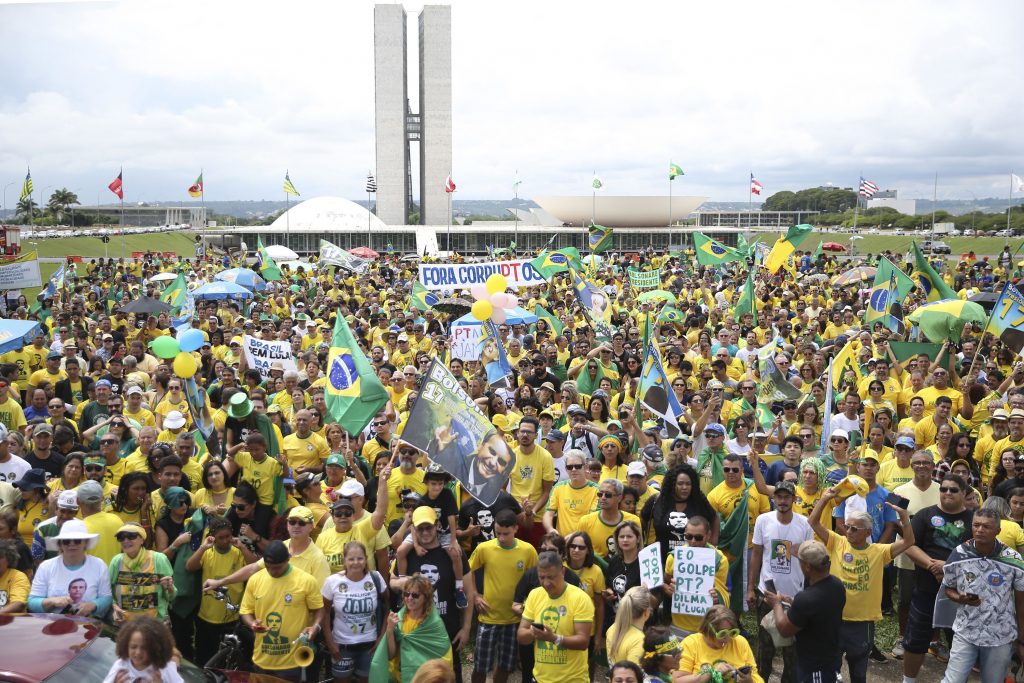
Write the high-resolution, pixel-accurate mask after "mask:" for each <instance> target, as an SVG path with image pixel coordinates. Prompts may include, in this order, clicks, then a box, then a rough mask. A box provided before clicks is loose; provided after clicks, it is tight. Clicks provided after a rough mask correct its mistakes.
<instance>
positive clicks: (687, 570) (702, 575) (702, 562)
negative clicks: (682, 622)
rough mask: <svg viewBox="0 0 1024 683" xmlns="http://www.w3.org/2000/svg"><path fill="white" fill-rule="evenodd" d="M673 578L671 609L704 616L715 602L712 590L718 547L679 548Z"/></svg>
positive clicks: (676, 612) (677, 612)
mask: <svg viewBox="0 0 1024 683" xmlns="http://www.w3.org/2000/svg"><path fill="white" fill-rule="evenodd" d="M672 582H673V584H675V592H674V593H673V594H672V612H673V613H674V614H685V615H687V616H704V614H705V613H706V612H707V611H708V609H710V608H711V605H713V604H714V603H713V602H712V600H711V591H712V589H714V587H715V549H714V548H676V550H675V569H674V570H673V573H672Z"/></svg>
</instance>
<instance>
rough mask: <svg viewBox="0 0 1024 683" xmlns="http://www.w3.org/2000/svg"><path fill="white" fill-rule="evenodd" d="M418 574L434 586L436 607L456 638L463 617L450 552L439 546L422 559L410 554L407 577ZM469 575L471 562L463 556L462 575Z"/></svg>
mask: <svg viewBox="0 0 1024 683" xmlns="http://www.w3.org/2000/svg"><path fill="white" fill-rule="evenodd" d="M416 572H419V573H420V574H423V575H424V576H425V577H427V578H428V579H430V582H431V583H432V584H434V607H435V608H436V609H437V613H438V614H439V615H440V616H441V621H443V622H444V627H445V629H446V630H447V631H448V635H450V636H454V635H455V634H456V633H458V632H459V629H460V628H462V615H461V614H460V612H459V608H458V607H456V606H455V572H454V571H452V558H451V557H449V556H448V551H447V550H445V549H444V548H442V547H440V546H438V547H436V548H431V549H430V550H428V551H427V553H426V554H425V555H424V556H423V557H420V556H419V555H417V554H416V553H415V552H411V553H409V556H408V559H407V560H406V572H405V574H406V576H412V575H413V574H415V573H416ZM468 573H469V562H468V561H467V560H466V556H465V555H463V556H462V575H463V576H465V575H466V574H468Z"/></svg>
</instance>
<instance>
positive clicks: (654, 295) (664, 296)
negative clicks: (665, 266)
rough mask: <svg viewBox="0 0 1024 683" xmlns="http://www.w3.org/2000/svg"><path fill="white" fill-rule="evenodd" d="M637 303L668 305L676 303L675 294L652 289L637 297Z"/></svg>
mask: <svg viewBox="0 0 1024 683" xmlns="http://www.w3.org/2000/svg"><path fill="white" fill-rule="evenodd" d="M637 301H639V302H640V303H646V302H648V301H667V302H669V303H670V304H675V303H676V297H675V294H673V293H672V292H666V291H665V290H664V289H654V290H651V291H650V292H644V293H643V294H641V295H640V296H638V297H637Z"/></svg>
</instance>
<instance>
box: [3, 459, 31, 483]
mask: <svg viewBox="0 0 1024 683" xmlns="http://www.w3.org/2000/svg"><path fill="white" fill-rule="evenodd" d="M30 469H32V465H29V464H28V461H27V460H25V459H24V458H22V457H20V456H17V455H15V454H14V453H11V455H10V458H8V460H7V462H0V481H6V482H7V483H9V484H13V483H14V482H16V481H18V480H19V479H21V478H22V477H23V476H24V475H25V473H26V472H28V471H29V470H30Z"/></svg>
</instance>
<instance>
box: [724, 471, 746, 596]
mask: <svg viewBox="0 0 1024 683" xmlns="http://www.w3.org/2000/svg"><path fill="white" fill-rule="evenodd" d="M752 485H753V482H752V481H751V480H750V479H746V478H744V479H743V486H744V489H743V495H742V496H741V497H740V502H739V503H737V504H736V507H735V508H733V510H732V514H730V515H729V518H728V519H727V520H725V521H724V522H723V523H722V528H721V529H720V530H719V532H718V548H719V549H720V550H721V551H722V552H724V553H725V554H726V555H728V556H729V558H730V560H729V604H730V605H733V606H742V605H743V597H744V595H745V593H746V591H745V590H744V586H743V584H744V583H746V579H747V569H746V559H747V537H748V535H749V533H750V515H749V511H748V507H749V503H750V487H751V486H752Z"/></svg>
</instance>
